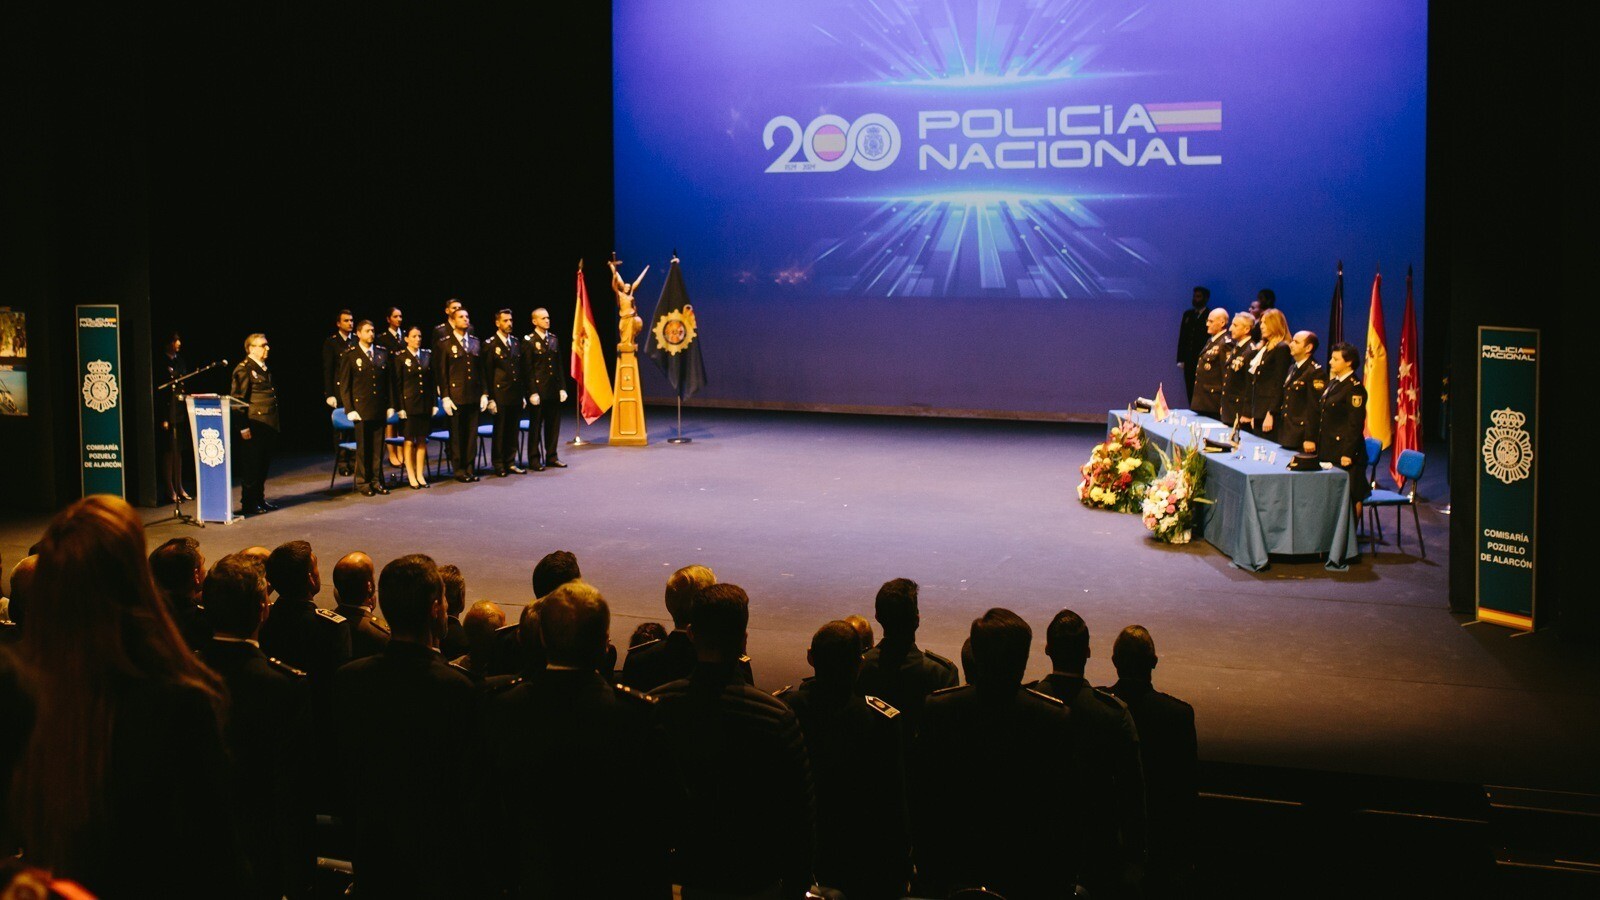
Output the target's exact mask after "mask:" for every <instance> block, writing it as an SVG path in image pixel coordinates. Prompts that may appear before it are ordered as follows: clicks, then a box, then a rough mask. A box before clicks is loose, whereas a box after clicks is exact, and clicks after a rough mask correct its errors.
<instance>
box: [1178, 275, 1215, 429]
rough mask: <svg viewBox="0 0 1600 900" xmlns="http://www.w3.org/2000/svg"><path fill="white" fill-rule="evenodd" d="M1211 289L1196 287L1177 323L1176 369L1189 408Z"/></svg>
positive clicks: (1208, 314)
mask: <svg viewBox="0 0 1600 900" xmlns="http://www.w3.org/2000/svg"><path fill="white" fill-rule="evenodd" d="M1210 305H1211V289H1210V288H1205V287H1199V286H1196V287H1195V289H1194V295H1193V298H1192V299H1191V300H1190V303H1189V308H1188V309H1186V310H1184V311H1183V317H1182V318H1181V319H1180V320H1179V321H1178V367H1179V368H1181V369H1183V387H1184V390H1185V391H1186V392H1187V393H1186V394H1184V396H1185V398H1186V399H1187V400H1188V403H1189V408H1190V409H1193V408H1194V376H1195V362H1196V360H1198V359H1199V357H1200V348H1201V347H1203V346H1205V343H1206V334H1207V333H1208V328H1207V325H1208V324H1209V323H1210V311H1209V309H1208V307H1210Z"/></svg>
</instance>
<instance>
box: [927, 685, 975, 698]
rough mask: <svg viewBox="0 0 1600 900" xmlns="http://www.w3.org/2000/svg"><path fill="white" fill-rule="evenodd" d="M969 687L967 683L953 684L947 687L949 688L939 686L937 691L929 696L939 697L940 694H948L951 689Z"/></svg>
mask: <svg viewBox="0 0 1600 900" xmlns="http://www.w3.org/2000/svg"><path fill="white" fill-rule="evenodd" d="M967 687H968V686H967V685H960V684H955V685H951V686H950V687H947V688H939V689H938V690H937V691H934V692H933V693H931V694H929V695H928V696H929V697H937V696H939V695H940V694H948V693H950V692H951V691H962V690H966V688H967Z"/></svg>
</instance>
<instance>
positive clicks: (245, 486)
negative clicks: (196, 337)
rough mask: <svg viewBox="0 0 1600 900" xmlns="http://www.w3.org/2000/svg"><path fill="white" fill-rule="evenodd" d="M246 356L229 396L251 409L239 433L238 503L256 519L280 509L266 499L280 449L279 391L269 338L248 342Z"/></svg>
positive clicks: (235, 373)
mask: <svg viewBox="0 0 1600 900" xmlns="http://www.w3.org/2000/svg"><path fill="white" fill-rule="evenodd" d="M244 352H245V358H244V359H243V360H241V361H240V362H239V364H238V365H237V366H234V367H233V386H232V388H231V389H230V390H229V391H228V394H229V395H230V396H232V397H233V399H235V400H238V401H239V402H240V403H243V404H245V405H246V406H248V407H249V410H248V411H247V412H246V417H245V422H244V427H243V428H241V429H240V430H239V456H240V462H241V463H242V465H240V467H239V469H240V473H239V485H240V488H241V490H240V497H239V501H240V506H242V507H243V508H244V514H245V515H247V516H253V515H258V514H260V513H264V512H271V511H272V510H274V509H277V508H278V507H277V506H275V505H273V504H271V503H268V502H267V497H266V488H267V468H268V467H269V466H270V465H271V464H272V453H273V451H274V450H275V449H277V446H278V390H277V388H275V387H273V386H272V373H271V372H268V371H267V336H266V335H264V334H252V335H250V336H249V337H247V338H245V339H244Z"/></svg>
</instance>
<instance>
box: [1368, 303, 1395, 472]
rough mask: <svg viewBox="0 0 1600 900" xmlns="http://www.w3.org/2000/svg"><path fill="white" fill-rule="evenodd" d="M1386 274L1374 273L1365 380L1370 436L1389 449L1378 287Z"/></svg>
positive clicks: (1385, 364) (1385, 340) (1384, 350)
mask: <svg viewBox="0 0 1600 900" xmlns="http://www.w3.org/2000/svg"><path fill="white" fill-rule="evenodd" d="M1382 286H1383V275H1381V274H1378V275H1373V276H1372V311H1371V312H1370V313H1368V315H1367V364H1366V369H1365V371H1363V372H1362V374H1361V380H1362V381H1363V382H1365V383H1366V388H1367V437H1374V438H1377V439H1378V441H1379V442H1380V443H1381V444H1382V445H1383V446H1384V447H1385V448H1387V447H1388V446H1389V442H1390V440H1391V439H1392V438H1393V435H1394V431H1393V429H1394V422H1393V419H1392V417H1391V415H1390V413H1389V347H1388V343H1389V341H1388V338H1386V337H1385V336H1384V328H1383V301H1382V300H1381V299H1379V297H1378V289H1379V288H1380V287H1382Z"/></svg>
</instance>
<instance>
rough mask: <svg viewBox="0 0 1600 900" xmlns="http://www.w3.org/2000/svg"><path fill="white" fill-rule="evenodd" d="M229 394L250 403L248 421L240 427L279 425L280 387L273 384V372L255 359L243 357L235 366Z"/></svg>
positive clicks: (275, 426) (272, 426) (273, 426)
mask: <svg viewBox="0 0 1600 900" xmlns="http://www.w3.org/2000/svg"><path fill="white" fill-rule="evenodd" d="M228 394H229V396H231V397H233V398H234V399H235V400H239V401H241V402H243V403H246V404H248V405H249V407H250V409H249V411H248V413H247V414H246V415H247V417H248V422H247V423H244V424H242V425H240V426H239V427H249V426H250V425H255V424H258V423H259V424H261V425H265V426H269V427H271V428H273V429H277V427H278V389H277V388H275V387H273V386H272V373H271V372H269V371H267V369H266V368H265V367H264V366H262V365H261V364H260V363H257V362H256V361H255V360H253V359H249V358H246V359H242V360H240V361H239V364H238V365H236V366H234V367H233V385H232V387H230V388H229V389H228Z"/></svg>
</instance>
